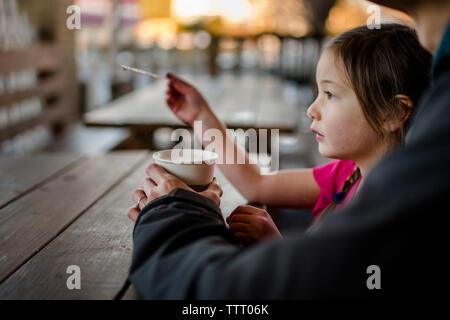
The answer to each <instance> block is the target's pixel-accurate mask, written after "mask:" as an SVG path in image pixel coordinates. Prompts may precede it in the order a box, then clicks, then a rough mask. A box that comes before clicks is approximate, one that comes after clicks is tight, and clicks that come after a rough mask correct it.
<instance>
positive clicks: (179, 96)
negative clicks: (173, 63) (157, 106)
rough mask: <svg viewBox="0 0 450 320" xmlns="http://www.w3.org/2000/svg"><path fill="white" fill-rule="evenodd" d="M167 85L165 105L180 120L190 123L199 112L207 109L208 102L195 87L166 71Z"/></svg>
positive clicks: (196, 117)
mask: <svg viewBox="0 0 450 320" xmlns="http://www.w3.org/2000/svg"><path fill="white" fill-rule="evenodd" d="M167 78H169V80H170V81H169V85H168V90H167V92H166V93H167V99H166V102H167V105H168V106H169V108H170V109H171V110H172V111H173V113H175V115H176V116H177V117H178V119H180V120H181V121H183V122H185V123H187V124H189V125H192V124H193V123H194V121H195V120H196V119H198V117H199V115H200V113H201V112H205V111H209V105H208V102H206V100H205V98H203V96H202V95H201V94H200V92H198V90H197V89H196V88H194V87H193V86H192V85H190V84H189V83H187V82H186V81H183V80H181V79H180V78H178V77H177V76H175V75H174V74H172V73H170V72H169V73H167Z"/></svg>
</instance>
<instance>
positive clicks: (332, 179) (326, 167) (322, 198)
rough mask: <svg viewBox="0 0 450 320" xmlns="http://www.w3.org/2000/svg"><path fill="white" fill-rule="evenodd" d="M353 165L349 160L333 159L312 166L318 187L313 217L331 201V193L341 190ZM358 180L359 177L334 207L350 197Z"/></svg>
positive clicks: (345, 201)
mask: <svg viewBox="0 0 450 320" xmlns="http://www.w3.org/2000/svg"><path fill="white" fill-rule="evenodd" d="M355 165H356V164H355V163H354V162H353V161H350V160H335V161H331V162H329V163H326V164H323V165H321V166H318V167H315V168H313V175H314V179H316V182H317V184H318V185H319V187H320V194H319V198H318V199H317V202H316V204H315V205H314V208H313V210H312V214H313V216H314V217H316V216H317V215H318V214H319V213H320V212H321V211H322V210H323V209H325V208H326V207H327V206H328V205H329V204H330V203H332V202H333V195H334V194H335V193H337V192H339V191H340V190H341V187H342V185H343V184H344V182H345V180H347V178H348V176H349V175H351V174H352V173H353V170H354V169H355ZM360 181H361V179H359V180H358V181H357V182H356V183H355V184H354V185H353V186H352V188H351V189H350V191H349V192H348V193H347V195H346V197H345V199H344V200H343V201H342V203H340V204H337V205H336V209H337V208H340V207H342V206H344V205H345V204H346V203H347V202H348V201H350V200H351V199H352V197H353V194H354V193H355V190H356V188H357V187H358V184H359V182H360Z"/></svg>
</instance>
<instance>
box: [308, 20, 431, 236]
mask: <svg viewBox="0 0 450 320" xmlns="http://www.w3.org/2000/svg"><path fill="white" fill-rule="evenodd" d="M325 50H333V52H334V53H335V55H336V58H338V59H336V60H337V61H338V62H340V63H342V66H343V69H344V72H345V76H346V79H347V80H348V82H349V84H350V85H351V87H352V89H353V91H354V92H355V94H356V96H357V98H358V102H359V104H360V105H361V108H362V111H363V114H364V117H365V118H366V120H367V121H368V123H369V124H370V126H371V127H372V128H373V129H374V130H375V132H376V133H378V134H379V136H380V138H381V139H384V140H385V141H387V142H388V144H389V145H390V146H391V147H394V146H396V145H399V144H402V143H403V141H404V138H405V135H406V131H407V129H408V127H409V123H410V121H409V120H410V119H411V108H410V107H409V106H408V105H407V104H405V102H404V101H403V100H402V99H399V97H398V96H399V95H405V96H407V97H409V98H410V99H411V101H412V103H413V105H414V106H416V105H417V104H418V102H419V99H420V97H421V96H422V94H423V92H424V91H425V90H426V89H427V87H428V85H429V83H430V80H431V74H430V70H431V61H432V56H431V54H430V53H429V52H427V51H426V50H425V49H424V48H422V46H421V45H420V43H419V40H418V38H417V35H416V32H415V31H414V30H413V29H411V28H409V27H407V26H405V25H401V24H396V23H389V24H381V28H380V29H369V28H367V26H361V27H357V28H355V29H352V30H349V31H347V32H344V33H342V34H341V35H339V36H338V37H337V38H335V39H333V40H332V41H331V42H330V44H329V45H328V46H326V47H325ZM389 119H393V120H399V119H407V120H406V121H405V122H404V125H403V127H401V128H400V129H399V130H397V131H396V132H394V133H392V132H387V131H386V130H385V129H384V126H383V125H384V123H385V122H386V121H388V120H389ZM359 178H362V177H361V172H360V171H359V168H355V170H354V172H353V173H352V174H351V175H350V176H349V177H348V178H347V180H346V181H345V182H344V184H343V186H342V188H341V190H340V197H345V196H346V195H347V193H348V191H350V189H351V187H352V186H353V184H354V183H356V181H357V180H358V179H359ZM336 204H337V202H336V201H333V202H332V203H331V204H330V205H329V206H328V207H326V208H325V209H324V210H323V211H322V212H321V213H320V214H319V216H318V218H317V219H316V221H315V222H314V223H313V225H312V226H311V227H310V228H309V229H308V230H307V232H310V231H311V230H312V229H314V227H315V226H316V224H317V222H318V221H320V220H321V219H323V217H325V216H326V215H328V214H329V213H330V212H331V211H333V209H334V208H335V206H336Z"/></svg>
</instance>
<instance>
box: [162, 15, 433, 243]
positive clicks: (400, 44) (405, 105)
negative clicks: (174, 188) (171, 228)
mask: <svg viewBox="0 0 450 320" xmlns="http://www.w3.org/2000/svg"><path fill="white" fill-rule="evenodd" d="M430 68H431V55H430V54H429V53H428V52H426V51H425V50H424V49H423V48H422V47H421V46H420V44H419V42H418V39H417V36H416V34H415V32H414V31H413V30H412V29H410V28H409V27H406V26H403V25H399V24H384V25H381V29H378V30H377V29H375V30H370V29H368V28H367V27H366V26H362V27H358V28H355V29H353V30H350V31H347V32H345V33H343V34H341V35H340V36H339V37H337V38H336V39H334V40H333V41H332V42H331V43H330V44H329V45H328V46H327V47H326V48H325V49H324V50H323V52H322V54H321V57H320V59H319V62H318V65H317V71H316V81H317V87H318V95H317V98H316V99H315V101H314V102H313V103H312V105H311V106H310V107H309V108H308V111H307V114H308V116H309V117H310V118H311V119H312V120H313V121H312V125H311V130H312V131H313V132H314V133H315V136H316V140H317V142H318V145H319V152H320V153H321V154H322V155H323V156H325V157H328V158H333V159H338V160H335V161H332V162H330V163H327V164H325V165H322V166H318V167H315V168H310V169H297V170H280V171H278V172H276V173H275V174H271V175H263V174H260V170H259V167H258V166H257V165H253V164H249V161H248V154H247V153H246V151H245V150H243V149H242V148H241V147H240V146H239V145H237V144H236V143H235V142H234V141H235V139H234V137H233V136H232V135H231V134H227V132H226V127H225V125H224V124H223V123H222V122H221V121H220V120H219V119H218V118H217V117H216V116H215V115H214V113H213V112H212V110H211V108H210V107H209V105H208V103H207V102H206V100H205V99H204V98H203V97H202V95H201V94H200V93H199V92H198V91H197V90H196V89H195V88H194V87H193V86H191V85H190V84H188V83H186V82H185V81H183V80H181V79H179V78H177V77H176V76H174V75H173V74H170V73H169V74H168V77H169V79H170V82H169V88H168V91H167V104H168V106H169V107H170V108H171V109H172V111H173V112H174V113H175V115H177V117H178V118H179V119H180V120H182V121H184V122H186V123H188V124H191V125H192V124H193V123H194V121H195V120H201V121H203V124H202V125H203V128H204V129H205V130H206V129H211V128H215V129H219V130H220V131H221V132H222V134H223V136H224V141H223V143H222V145H223V146H226V140H230V141H232V143H234V147H235V154H236V153H238V152H239V153H245V157H246V158H245V159H246V161H245V164H219V165H218V166H219V168H220V169H221V171H222V172H223V173H224V174H225V176H226V177H227V178H228V180H229V181H230V182H231V183H232V184H233V185H234V186H235V187H236V188H237V189H238V190H239V191H240V192H241V194H242V195H243V196H244V197H246V198H247V200H248V201H249V202H260V203H263V204H266V205H271V206H282V207H291V208H312V213H313V215H314V216H315V217H316V218H321V217H323V216H324V215H325V214H328V213H329V212H330V211H331V209H333V208H334V207H336V208H339V207H341V206H343V205H345V204H346V203H348V201H350V200H351V199H352V197H353V196H354V195H355V192H357V189H358V188H360V187H361V184H363V183H364V177H366V176H367V175H368V174H369V172H370V170H371V168H372V167H373V166H374V165H375V164H376V163H377V162H378V161H379V160H380V159H381V158H382V157H383V156H384V155H385V154H386V153H387V152H389V151H390V150H391V149H392V148H394V147H395V146H398V145H400V144H401V143H402V141H403V139H404V137H405V132H406V129H407V127H408V122H409V121H408V120H409V119H410V115H411V112H412V110H413V106H414V105H416V104H417V102H418V100H419V98H420V96H421V94H422V92H423V91H424V90H425V89H426V87H427V86H428V83H429V70H430ZM199 138H200V140H201V141H202V139H201V137H199ZM203 144H204V146H205V147H206V146H207V144H208V143H207V142H205V141H203ZM215 151H216V152H217V153H218V154H219V157H223V158H222V159H226V154H225V152H226V150H225V149H224V150H215ZM223 162H225V161H223ZM227 222H228V223H229V227H230V230H231V231H232V232H233V233H234V234H235V235H236V236H237V237H238V238H239V240H240V241H241V242H242V243H243V244H251V243H254V242H257V241H260V240H263V239H265V238H268V237H281V234H280V232H279V231H278V229H277V227H276V226H275V224H274V222H273V220H272V219H271V217H270V215H269V214H268V213H267V212H266V211H265V210H263V209H259V208H256V207H252V206H239V207H237V208H236V209H235V210H234V211H233V212H232V213H231V214H230V215H229V216H228V218H227Z"/></svg>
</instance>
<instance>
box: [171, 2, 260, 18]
mask: <svg viewBox="0 0 450 320" xmlns="http://www.w3.org/2000/svg"><path fill="white" fill-rule="evenodd" d="M172 9H173V13H174V15H175V16H176V17H177V18H179V19H185V20H189V19H195V18H198V17H201V16H216V15H220V16H222V17H224V18H225V19H227V20H229V21H230V22H242V21H245V20H247V19H249V18H250V16H251V13H252V6H251V4H250V3H249V1H248V0H195V5H194V4H193V1H192V0H174V1H173V7H172Z"/></svg>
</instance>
